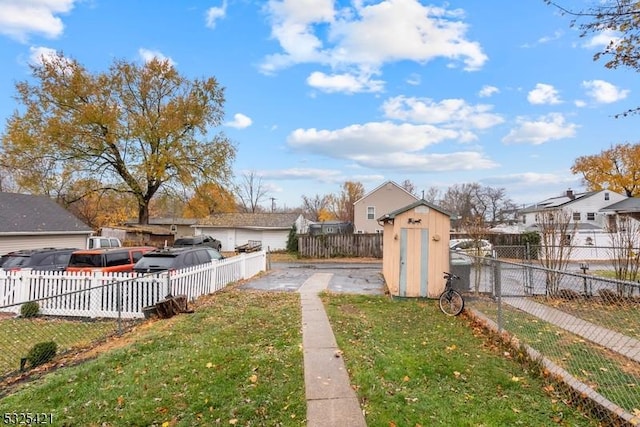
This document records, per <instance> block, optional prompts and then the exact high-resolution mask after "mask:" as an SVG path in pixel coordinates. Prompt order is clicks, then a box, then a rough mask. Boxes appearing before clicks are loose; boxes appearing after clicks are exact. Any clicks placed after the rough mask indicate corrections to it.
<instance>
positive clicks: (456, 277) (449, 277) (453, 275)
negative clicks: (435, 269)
mask: <svg viewBox="0 0 640 427" xmlns="http://www.w3.org/2000/svg"><path fill="white" fill-rule="evenodd" d="M444 278H445V279H456V280H460V278H459V277H458V276H456V275H455V274H453V273H448V272H446V271H445V272H444Z"/></svg>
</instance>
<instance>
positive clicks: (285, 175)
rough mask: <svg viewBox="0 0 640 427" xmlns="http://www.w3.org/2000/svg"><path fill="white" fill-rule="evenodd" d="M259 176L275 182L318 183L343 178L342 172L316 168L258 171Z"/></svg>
mask: <svg viewBox="0 0 640 427" xmlns="http://www.w3.org/2000/svg"><path fill="white" fill-rule="evenodd" d="M260 176H262V177H264V178H269V179H277V180H306V179H316V180H319V181H331V182H333V181H339V180H340V179H341V177H343V176H344V175H343V172H342V171H339V170H336V169H316V168H289V169H275V170H263V171H260Z"/></svg>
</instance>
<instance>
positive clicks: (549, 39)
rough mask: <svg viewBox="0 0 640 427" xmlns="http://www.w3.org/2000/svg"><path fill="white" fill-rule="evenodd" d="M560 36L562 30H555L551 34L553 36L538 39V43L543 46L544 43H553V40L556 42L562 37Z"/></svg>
mask: <svg viewBox="0 0 640 427" xmlns="http://www.w3.org/2000/svg"><path fill="white" fill-rule="evenodd" d="M562 34H563V31H562V30H556V31H554V32H553V34H552V35H550V36H543V37H540V38H539V39H538V43H540V44H545V43H549V42H552V41H554V40H558V39H559V38H560V37H562Z"/></svg>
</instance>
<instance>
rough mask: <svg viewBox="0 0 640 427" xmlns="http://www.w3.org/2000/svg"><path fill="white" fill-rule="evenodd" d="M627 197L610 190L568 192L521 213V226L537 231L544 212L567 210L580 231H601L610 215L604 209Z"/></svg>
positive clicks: (525, 209)
mask: <svg viewBox="0 0 640 427" xmlns="http://www.w3.org/2000/svg"><path fill="white" fill-rule="evenodd" d="M626 198H627V196H624V195H622V194H619V193H616V192H614V191H610V190H600V191H589V192H585V193H574V192H573V191H572V190H567V191H566V192H565V193H564V194H563V195H561V196H558V197H552V198H549V199H546V200H543V201H541V202H539V203H536V204H534V205H531V206H528V207H526V208H524V209H522V210H521V211H520V214H519V216H520V221H521V224H522V225H523V226H524V227H525V228H526V229H532V230H536V229H537V227H536V224H537V223H538V221H539V216H540V214H541V213H542V212H545V211H550V210H560V209H562V210H565V211H567V212H570V213H571V216H572V220H573V222H574V223H576V224H577V226H578V229H591V230H594V229H600V230H603V229H605V228H606V226H607V225H608V221H609V220H608V218H607V217H608V215H609V214H607V213H606V212H604V211H603V209H604V208H606V207H608V206H610V205H612V204H614V203H618V202H620V201H622V200H625V199H626Z"/></svg>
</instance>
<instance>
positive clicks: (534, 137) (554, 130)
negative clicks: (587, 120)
mask: <svg viewBox="0 0 640 427" xmlns="http://www.w3.org/2000/svg"><path fill="white" fill-rule="evenodd" d="M516 121H517V127H516V128H515V129H512V130H511V132H509V134H508V135H507V136H505V137H504V138H503V139H502V142H504V143H506V144H511V143H514V144H518V143H530V144H533V145H540V144H544V143H545V142H548V141H553V140H557V139H565V138H573V137H574V136H575V135H576V130H577V129H578V127H579V126H578V125H576V124H575V123H567V122H566V121H565V118H564V116H563V115H562V114H559V113H551V114H547V115H545V116H542V117H540V118H538V120H534V121H531V120H527V119H526V118H524V117H518V118H517V119H516Z"/></svg>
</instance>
